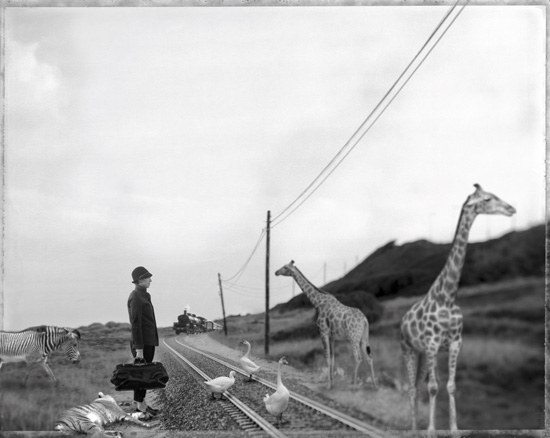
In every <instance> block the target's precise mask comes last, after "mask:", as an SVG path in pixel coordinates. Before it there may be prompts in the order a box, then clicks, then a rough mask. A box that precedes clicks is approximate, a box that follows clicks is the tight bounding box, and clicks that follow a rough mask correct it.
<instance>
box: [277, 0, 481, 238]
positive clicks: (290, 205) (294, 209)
mask: <svg viewBox="0 0 550 438" xmlns="http://www.w3.org/2000/svg"><path fill="white" fill-rule="evenodd" d="M469 1H470V0H467V2H466V4H464V6H463V7H462V9H461V10H460V11H459V12H458V14H457V15H456V16H455V17H454V18H453V20H452V21H451V23H450V24H449V25H448V26H447V28H446V29H445V30H444V31H443V33H442V35H441V36H440V37H439V38H438V39H437V40H436V42H435V43H434V45H433V46H432V47H431V49H430V50H429V51H428V53H427V54H426V55H425V56H424V58H423V59H422V60H421V61H420V64H419V65H418V66H417V67H416V68H415V69H414V70H413V72H412V73H411V75H410V76H409V77H408V78H407V79H406V81H405V82H404V84H403V85H401V87H400V88H399V89H398V90H397V92H396V94H395V95H394V96H393V97H392V98H391V100H390V101H389V102H388V103H387V104H386V105H385V106H384V107H383V109H382V110H381V112H380V114H379V115H378V116H377V117H376V118H375V119H374V121H373V122H372V123H371V125H370V126H369V127H368V128H367V129H366V130H365V131H364V132H363V133H361V134H360V132H361V130H362V129H363V128H364V127H365V125H366V124H367V122H368V121H369V120H370V119H371V118H372V116H373V115H374V113H375V112H376V111H377V110H378V109H379V108H380V106H381V105H382V104H383V102H384V100H385V99H386V98H387V97H388V96H389V95H390V93H391V92H392V91H393V90H394V89H395V87H396V85H397V84H398V83H399V81H400V80H401V79H402V78H403V76H404V75H405V74H406V73H407V71H408V70H409V69H410V67H411V66H412V65H413V64H414V62H415V61H416V60H417V58H418V57H419V56H420V54H421V53H422V51H423V50H424V49H425V48H426V47H427V46H428V44H429V43H430V41H431V40H432V39H433V37H434V36H435V34H436V33H437V32H438V31H439V29H440V28H441V26H442V25H443V23H444V22H445V21H446V20H447V19H448V17H449V16H450V15H451V13H452V12H453V10H454V9H455V8H456V6H457V5H458V3H459V2H460V0H457V2H456V3H455V4H454V5H453V6H452V7H451V8H450V9H449V10H448V11H447V13H446V14H445V15H444V17H443V18H442V19H441V21H440V22H439V23H438V25H437V26H436V28H435V30H434V31H433V32H432V33H431V35H430V36H429V37H428V39H427V40H426V42H425V43H424V45H423V46H422V47H421V48H420V49H419V50H418V52H417V53H416V55H415V56H414V57H413V59H412V60H411V61H410V62H409V64H408V65H407V67H406V68H405V70H403V72H402V73H401V74H400V75H399V77H398V78H397V80H396V81H395V82H394V83H393V85H392V86H391V87H390V89H389V90H388V91H387V92H386V94H385V95H384V96H383V97H382V99H381V100H380V101H379V102H378V104H377V105H376V106H375V108H374V109H373V110H372V111H371V113H370V114H369V115H368V116H367V118H366V119H365V120H364V121H363V123H362V124H361V125H360V126H359V128H357V129H356V131H355V132H354V133H353V135H352V136H351V137H350V139H349V140H348V141H347V142H346V143H345V144H344V146H342V148H341V149H340V150H339V151H338V153H337V154H336V155H335V156H334V157H333V158H332V160H331V161H330V162H329V163H328V164H327V165H326V166H325V167H324V168H323V170H322V171H321V172H320V173H319V174H318V175H317V176H316V177H315V178H314V180H313V181H312V182H311V183H310V184H309V185H308V186H307V187H306V189H305V190H303V191H302V192H301V193H300V194H299V195H298V197H297V198H296V199H294V201H292V202H291V203H290V204H289V205H288V206H287V207H285V208H284V209H283V210H282V211H281V212H280V213H278V214H277V215H275V217H274V218H273V224H272V228H273V227H275V226H277V225H279V224H280V223H281V222H282V221H284V220H285V219H286V218H288V217H289V216H290V215H291V214H292V213H294V212H295V211H296V210H297V209H298V208H299V207H300V206H301V205H302V204H303V203H304V202H305V201H307V200H308V199H309V197H310V196H311V195H313V194H314V193H315V192H316V191H317V189H319V187H320V186H321V185H322V184H323V183H324V182H325V181H326V179H327V178H328V177H329V176H330V175H332V173H333V172H334V171H335V170H336V169H337V168H338V166H339V165H340V164H341V163H342V161H343V160H344V159H345V158H346V157H347V156H348V155H349V153H350V152H351V151H352V150H353V149H354V148H355V146H356V145H357V143H359V141H360V140H361V139H362V138H363V137H364V136H365V134H366V133H367V132H368V131H369V130H370V128H371V127H372V126H373V125H374V123H375V122H376V121H377V120H378V119H379V118H380V116H381V115H382V114H383V113H384V111H385V110H386V108H387V107H388V106H389V105H390V104H391V103H392V102H393V100H394V99H395V97H397V95H398V94H399V92H400V91H401V90H402V89H403V87H404V86H405V85H406V84H407V82H408V81H409V80H410V79H411V77H412V76H413V75H414V73H415V72H416V71H417V70H418V68H419V67H420V65H422V63H423V62H424V60H425V59H426V58H427V57H428V55H429V54H430V53H431V51H432V50H433V49H434V48H435V46H436V45H437V44H438V43H439V41H440V40H441V38H442V37H443V35H445V33H446V32H447V30H448V29H449V28H450V27H451V26H452V24H453V23H454V21H455V20H456V18H457V17H458V15H460V13H461V12H462V10H463V9H464V7H466V5H467V4H468V3H469ZM359 134H360V135H359ZM358 135H359V138H357V140H355V143H354V144H353V145H352V146H351V148H350V149H349V150H348V151H347V152H346V154H345V155H344V156H343V157H342V158H341V159H340V160H339V161H338V162H337V163H336V165H335V166H334V168H333V169H332V170H330V172H329V173H328V174H327V175H326V176H325V177H324V178H323V179H322V180H321V182H319V184H317V186H316V187H315V188H314V189H313V190H312V191H311V192H310V193H309V194H308V195H307V196H306V197H305V198H304V199H302V201H301V202H300V203H298V205H296V206H295V207H294V208H293V209H292V210H291V211H290V212H289V213H288V214H286V215H285V216H284V217H282V219H280V220H279V221H278V222H277V220H278V219H279V218H280V217H281V216H283V215H284V214H285V213H286V212H287V211H288V210H289V209H290V208H291V207H292V206H293V205H295V204H296V203H297V202H298V201H299V200H300V199H301V198H302V197H304V195H305V194H306V193H307V192H308V190H310V189H311V188H312V187H313V186H314V185H315V183H317V181H319V179H320V178H321V177H322V175H323V174H324V173H325V172H326V171H327V170H328V169H329V168H330V166H331V165H332V164H333V163H334V162H336V160H337V159H338V157H339V156H340V155H341V154H342V153H343V152H344V150H345V149H346V148H348V147H349V146H350V144H351V143H352V141H353V140H354V138H355V137H357V136H358Z"/></svg>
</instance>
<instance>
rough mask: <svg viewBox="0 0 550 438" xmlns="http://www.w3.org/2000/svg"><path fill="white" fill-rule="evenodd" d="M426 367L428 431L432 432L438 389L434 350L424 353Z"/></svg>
mask: <svg viewBox="0 0 550 438" xmlns="http://www.w3.org/2000/svg"><path fill="white" fill-rule="evenodd" d="M426 366H427V369H428V373H429V380H428V392H429V394H430V424H429V426H428V431H429V432H432V431H434V430H435V407H436V400H437V391H438V387H439V385H438V383H437V352H436V351H435V349H429V350H428V352H427V353H426Z"/></svg>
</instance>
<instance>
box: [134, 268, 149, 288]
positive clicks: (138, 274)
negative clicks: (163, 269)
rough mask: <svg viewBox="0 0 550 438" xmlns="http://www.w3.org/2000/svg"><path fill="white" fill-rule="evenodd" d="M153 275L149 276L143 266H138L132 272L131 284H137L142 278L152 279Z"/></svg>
mask: <svg viewBox="0 0 550 438" xmlns="http://www.w3.org/2000/svg"><path fill="white" fill-rule="evenodd" d="M152 276H153V274H151V273H150V272H149V271H148V270H147V269H145V268H144V267H143V266H138V267H137V268H136V269H134V270H133V271H132V283H136V284H137V283H138V282H139V280H143V279H144V278H149V277H152Z"/></svg>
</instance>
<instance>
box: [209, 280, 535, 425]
mask: <svg viewBox="0 0 550 438" xmlns="http://www.w3.org/2000/svg"><path fill="white" fill-rule="evenodd" d="M417 299H418V298H414V297H413V298H398V299H394V300H391V301H386V302H384V303H383V304H384V317H383V318H382V319H381V320H380V321H379V322H378V323H376V324H372V326H371V347H372V351H373V356H374V361H375V371H376V375H377V376H378V378H379V379H380V380H381V383H382V387H383V390H381V391H380V392H379V393H375V394H373V393H372V392H365V393H364V394H362V395H363V400H361V393H359V394H358V393H357V391H356V392H350V393H348V394H347V396H348V397H349V399H350V400H352V401H353V403H357V404H359V403H362V405H363V407H365V406H368V409H369V410H370V411H371V412H378V413H379V416H380V418H381V419H383V420H384V421H386V422H387V424H388V425H390V426H391V427H394V428H397V429H406V428H408V424H409V420H408V418H407V417H406V416H403V413H402V412H400V411H402V410H403V409H405V410H408V405H407V403H408V402H407V395H406V389H407V384H406V381H405V378H404V373H403V367H402V362H401V353H400V347H399V330H398V327H399V325H398V324H399V320H400V318H401V316H402V315H403V314H404V313H405V311H406V310H407V309H408V308H409V307H410V306H411V305H412V304H413V303H414V302H415V301H416V300H417ZM458 304H459V305H460V306H461V308H462V310H463V313H464V335H463V338H464V344H463V348H462V351H461V354H460V356H459V363H458V370H457V394H456V397H457V410H458V424H459V427H460V428H461V429H475V430H490V429H501V430H502V429H542V428H544V413H545V398H544V388H545V380H544V375H545V368H544V357H545V356H544V341H545V326H544V323H545V313H544V279H540V278H534V279H533V278H532V279H522V280H513V281H508V282H502V283H498V284H492V285H483V286H477V287H468V288H464V289H462V290H460V292H459V298H458ZM264 318H265V316H264V315H263V314H261V315H245V316H233V317H230V318H228V319H227V325H228V336H227V337H225V336H224V335H223V332H222V333H216V334H215V335H213V336H215V337H216V339H217V340H218V341H220V342H222V343H224V344H226V345H228V346H231V347H234V348H236V346H237V345H238V341H239V340H240V339H243V338H244V339H247V340H249V341H251V342H252V343H253V345H254V355H255V356H258V357H263V356H264V354H263V352H264V330H263V327H264ZM313 318H314V310H313V309H309V310H302V311H301V310H293V311H290V312H286V313H278V312H272V313H271V314H270V328H271V329H270V335H271V336H270V347H269V353H270V354H269V358H270V359H273V360H277V359H278V358H279V357H280V356H283V355H285V356H286V357H287V358H288V360H289V362H291V363H292V364H293V366H295V367H297V368H302V369H305V370H313V371H315V372H317V373H319V374H321V373H323V372H326V370H325V368H326V364H325V359H324V355H323V350H322V345H321V341H320V339H319V337H318V334H317V328H316V326H315V323H314V320H313ZM336 361H337V366H338V367H340V368H341V371H340V372H341V374H343V375H345V376H350V375H352V372H353V358H352V354H351V351H350V350H349V348H348V345H347V343H345V342H339V343H338V344H337V353H336ZM438 368H439V387H440V393H439V396H438V412H437V424H438V426H439V427H441V428H446V427H448V424H449V423H448V399H447V393H446V389H445V388H446V382H447V355H446V354H442V355H441V356H440V358H439V363H438ZM367 376H368V374H367V366H366V365H365V366H363V367H362V369H361V372H360V377H362V378H363V379H366V378H367ZM367 386H368V385H367ZM337 396H338V397H345V396H346V395H342V394H337ZM427 403H428V394H427V391H426V390H424V391H423V393H422V394H421V406H420V409H421V412H427V411H426V409H427ZM397 407H398V408H397ZM426 426H427V418H426V414H424V415H423V417H422V419H421V420H420V427H426Z"/></svg>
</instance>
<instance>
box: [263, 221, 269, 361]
mask: <svg viewBox="0 0 550 438" xmlns="http://www.w3.org/2000/svg"><path fill="white" fill-rule="evenodd" d="M270 223H271V212H270V211H269V210H268V211H267V228H266V243H265V246H266V251H265V340H264V353H265V355H266V356H267V355H268V354H269V232H270Z"/></svg>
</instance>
